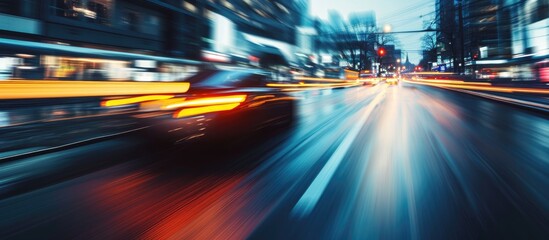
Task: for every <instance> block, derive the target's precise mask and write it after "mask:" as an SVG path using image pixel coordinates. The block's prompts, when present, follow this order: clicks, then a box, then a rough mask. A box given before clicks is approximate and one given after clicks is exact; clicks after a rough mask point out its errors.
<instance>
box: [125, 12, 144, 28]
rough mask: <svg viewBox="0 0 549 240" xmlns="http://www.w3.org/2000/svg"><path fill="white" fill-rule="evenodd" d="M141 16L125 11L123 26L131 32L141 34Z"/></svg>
mask: <svg viewBox="0 0 549 240" xmlns="http://www.w3.org/2000/svg"><path fill="white" fill-rule="evenodd" d="M140 19H141V16H140V15H139V14H138V13H137V12H134V11H130V10H125V11H124V12H123V14H122V24H123V25H124V27H125V28H126V29H128V30H130V31H135V32H139V30H140V29H139V22H140Z"/></svg>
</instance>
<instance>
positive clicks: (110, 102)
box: [101, 95, 175, 107]
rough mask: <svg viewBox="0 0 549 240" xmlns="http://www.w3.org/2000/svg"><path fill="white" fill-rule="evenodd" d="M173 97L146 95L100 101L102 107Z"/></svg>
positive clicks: (171, 96) (170, 96)
mask: <svg viewBox="0 0 549 240" xmlns="http://www.w3.org/2000/svg"><path fill="white" fill-rule="evenodd" d="M173 97H175V96H174V95H147V96H140V97H131V98H121V99H112V100H106V101H103V102H101V106H102V107H115V106H122V105H128V104H134V103H141V102H149V101H156V100H166V99H170V98H173Z"/></svg>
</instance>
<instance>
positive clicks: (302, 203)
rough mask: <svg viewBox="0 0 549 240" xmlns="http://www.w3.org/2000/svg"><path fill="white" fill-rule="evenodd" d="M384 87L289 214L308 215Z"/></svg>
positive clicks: (382, 94) (379, 100) (383, 95)
mask: <svg viewBox="0 0 549 240" xmlns="http://www.w3.org/2000/svg"><path fill="white" fill-rule="evenodd" d="M386 90H387V88H386V87H385V88H384V89H383V90H382V91H381V92H380V93H379V94H378V95H377V96H376V97H375V98H374V100H372V101H371V102H370V104H368V106H366V108H365V109H364V111H363V113H362V115H361V116H360V118H359V120H358V121H357V122H356V124H355V125H354V126H353V128H352V129H351V130H350V131H349V132H348V133H347V136H345V138H344V139H343V141H342V142H341V144H340V145H339V146H338V147H337V149H336V150H335V152H334V154H333V155H332V156H331V157H330V159H328V161H327V162H326V165H324V167H323V168H322V170H320V172H319V173H318V175H317V176H316V178H315V179H314V180H313V182H312V183H311V185H310V186H309V188H307V191H305V193H303V196H301V198H300V199H299V201H298V202H297V203H296V205H295V206H294V208H293V209H292V212H291V214H292V215H293V216H297V217H304V216H307V215H309V213H311V211H312V210H313V208H314V207H315V206H316V204H317V202H318V200H319V199H320V197H321V196H322V193H323V192H324V190H325V189H326V187H327V186H328V183H329V182H330V180H331V179H332V177H333V175H334V173H335V171H336V170H337V168H338V166H339V164H340V163H341V161H342V160H343V158H344V157H345V154H346V153H347V151H349V148H350V147H351V145H352V144H353V142H354V141H355V139H356V137H357V136H358V134H359V133H360V130H361V129H362V127H363V126H364V124H365V123H366V120H368V118H369V117H370V114H371V113H372V111H373V110H374V109H375V107H376V106H377V105H378V104H379V103H380V102H381V101H382V100H383V98H384V97H385V91H386Z"/></svg>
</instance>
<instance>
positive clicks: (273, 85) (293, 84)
mask: <svg viewBox="0 0 549 240" xmlns="http://www.w3.org/2000/svg"><path fill="white" fill-rule="evenodd" d="M354 85H359V84H358V83H356V82H349V83H303V84H295V83H268V84H267V87H276V88H296V87H299V88H307V87H344V86H354Z"/></svg>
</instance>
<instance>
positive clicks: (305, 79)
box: [294, 77, 349, 83]
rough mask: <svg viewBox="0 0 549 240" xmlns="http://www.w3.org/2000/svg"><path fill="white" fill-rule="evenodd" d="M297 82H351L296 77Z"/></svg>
mask: <svg viewBox="0 0 549 240" xmlns="http://www.w3.org/2000/svg"><path fill="white" fill-rule="evenodd" d="M294 79H295V80H300V81H315V82H337V83H342V82H349V80H345V79H337V78H316V77H294Z"/></svg>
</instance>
